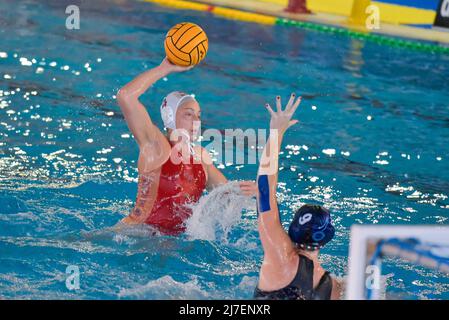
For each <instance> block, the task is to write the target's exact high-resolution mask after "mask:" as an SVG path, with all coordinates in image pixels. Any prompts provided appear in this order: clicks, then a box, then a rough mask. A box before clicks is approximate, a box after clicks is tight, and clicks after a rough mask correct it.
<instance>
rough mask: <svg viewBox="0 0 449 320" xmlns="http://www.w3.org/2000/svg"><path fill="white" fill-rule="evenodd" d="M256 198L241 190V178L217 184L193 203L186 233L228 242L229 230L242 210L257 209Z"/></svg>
mask: <svg viewBox="0 0 449 320" xmlns="http://www.w3.org/2000/svg"><path fill="white" fill-rule="evenodd" d="M255 205H256V201H255V200H254V199H253V198H251V197H248V196H244V195H242V194H240V187H239V183H238V181H232V182H228V183H227V184H224V185H222V186H220V187H217V188H215V189H214V190H212V191H211V192H210V193H209V194H207V195H205V196H203V197H201V199H200V200H199V202H198V203H196V204H193V205H192V211H193V213H192V216H191V217H190V218H189V219H188V220H187V221H186V235H187V236H188V237H189V238H190V239H192V240H196V239H200V240H209V241H214V240H218V239H219V240H221V241H224V242H227V236H228V233H229V232H230V231H231V228H232V227H233V226H234V225H236V224H237V223H238V222H239V221H240V219H241V216H242V210H255Z"/></svg>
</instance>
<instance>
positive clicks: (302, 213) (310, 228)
mask: <svg viewBox="0 0 449 320" xmlns="http://www.w3.org/2000/svg"><path fill="white" fill-rule="evenodd" d="M334 234H335V229H334V226H333V225H332V221H331V216H330V213H329V211H328V210H327V209H325V208H323V207H321V206H318V205H309V204H306V205H303V206H302V207H301V208H299V209H298V211H296V213H295V217H294V218H293V221H292V223H291V224H290V227H289V229H288V235H289V236H290V239H291V240H292V241H293V242H295V243H297V244H298V245H299V246H300V247H301V248H303V249H306V250H316V249H320V248H322V247H323V246H324V245H325V244H326V243H328V242H329V241H331V240H332V238H333V237H334Z"/></svg>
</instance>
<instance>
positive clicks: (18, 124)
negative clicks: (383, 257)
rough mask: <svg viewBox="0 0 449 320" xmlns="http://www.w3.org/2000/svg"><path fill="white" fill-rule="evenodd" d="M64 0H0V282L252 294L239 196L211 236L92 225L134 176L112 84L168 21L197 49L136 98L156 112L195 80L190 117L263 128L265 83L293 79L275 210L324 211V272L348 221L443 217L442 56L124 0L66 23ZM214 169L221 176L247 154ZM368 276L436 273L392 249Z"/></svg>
mask: <svg viewBox="0 0 449 320" xmlns="http://www.w3.org/2000/svg"><path fill="white" fill-rule="evenodd" d="M72 2H73V1H59V0H58V1H57V0H53V1H37V0H26V1H13V0H0V12H1V15H0V37H1V41H0V298H6V299H11V298H19V299H37V298H39V299H65V298H77V299H135V298H141V299H165V298H169V299H171V298H191V299H219V298H236V299H241V298H251V297H252V292H253V290H254V286H255V285H256V283H257V276H258V270H259V267H260V263H261V258H262V250H261V246H260V243H259V240H258V236H257V232H256V230H257V229H256V214H255V212H254V211H251V210H249V211H247V212H244V214H243V217H242V219H241V221H240V222H239V223H237V224H235V225H234V226H233V228H232V232H231V233H230V234H229V235H228V236H227V237H221V238H217V239H216V240H215V241H208V240H191V239H190V238H189V237H187V236H185V235H184V236H180V237H163V236H160V237H146V236H138V235H123V234H116V233H114V232H110V231H107V229H106V228H108V227H111V226H113V225H115V224H116V223H117V222H118V221H119V220H120V219H121V218H123V217H124V216H125V215H127V214H128V213H129V211H130V210H131V208H132V206H133V204H134V200H135V196H136V191H137V183H136V178H137V170H136V160H137V156H138V148H137V144H136V143H135V142H134V140H133V139H132V136H131V133H130V132H129V130H128V127H127V125H126V123H125V121H124V119H123V116H122V115H121V113H120V109H119V107H118V106H117V103H116V101H115V94H116V93H117V90H118V89H119V88H120V87H121V86H123V85H124V84H125V83H126V82H127V81H130V80H131V79H132V78H133V77H134V76H136V75H137V74H139V73H140V72H143V71H144V70H147V69H148V68H151V67H154V66H156V65H158V64H159V63H160V61H161V60H162V58H163V57H164V49H163V45H162V42H163V39H164V35H165V33H166V32H167V30H168V29H169V28H170V27H171V26H173V25H174V24H176V23H178V22H181V21H192V22H195V23H198V24H199V25H201V26H202V27H203V28H204V30H205V31H206V33H207V34H208V36H209V41H210V42H209V43H210V44H209V52H208V55H207V58H206V60H205V61H204V62H203V63H201V65H200V66H199V67H197V68H194V69H193V70H191V71H189V72H187V73H182V74H176V75H170V76H169V77H168V78H167V79H164V80H161V81H159V82H158V83H156V84H155V85H154V86H153V87H152V88H151V89H150V90H149V91H148V93H146V94H145V95H144V96H143V97H142V99H141V101H142V102H143V103H144V104H145V106H146V107H147V109H148V112H149V114H150V116H151V117H152V119H153V121H154V122H155V123H156V124H157V125H158V126H160V127H161V126H162V121H161V120H160V116H159V111H158V110H159V105H160V102H161V100H162V97H163V96H164V95H166V94H167V93H168V92H170V91H172V90H183V91H186V92H189V93H194V94H195V95H196V97H197V99H198V101H199V102H200V104H201V107H202V119H203V129H208V128H216V129H219V130H224V129H226V128H241V129H243V130H245V129H250V128H260V129H266V128H267V127H268V120H269V115H268V113H267V112H266V110H265V108H264V104H265V103H266V102H270V103H272V104H273V102H274V97H275V96H276V95H277V94H280V95H282V96H283V97H284V100H285V99H286V97H287V96H288V95H289V94H290V93H291V92H292V91H295V92H296V93H297V94H300V95H302V96H303V103H302V104H301V106H300V108H299V109H298V111H297V114H296V118H297V119H299V120H300V123H299V124H298V125H296V126H294V127H292V128H291V129H290V130H289V131H288V132H287V134H286V137H285V140H284V145H283V147H282V151H283V154H282V156H281V160H280V166H281V171H280V175H279V182H280V186H279V198H280V209H281V215H282V219H283V223H284V224H285V226H287V225H288V222H289V220H290V218H291V217H292V211H293V210H294V209H296V208H298V207H299V206H300V205H301V204H303V203H306V202H312V203H321V204H324V205H326V206H327V207H329V208H330V209H331V211H332V212H333V220H334V223H335V225H336V237H335V240H334V241H333V242H332V243H330V244H329V245H328V246H327V247H326V248H324V249H323V256H322V260H323V264H324V266H325V267H326V268H327V269H329V270H330V271H331V272H332V273H334V274H336V275H338V276H341V277H343V276H345V275H346V274H347V255H348V246H349V230H350V226H351V225H352V224H354V223H362V224H410V225H411V224H438V225H447V224H448V222H449V220H448V217H449V211H448V209H449V200H448V198H447V196H448V194H449V165H448V160H449V152H448V141H449V82H448V79H449V56H448V55H443V54H433V53H427V52H415V51H409V50H408V49H403V48H392V47H387V46H380V45H377V44H374V43H369V42H363V41H360V40H355V39H350V38H347V37H343V36H335V35H328V34H322V33H318V32H315V31H305V30H300V29H296V28H289V27H281V26H264V25H257V24H251V23H243V22H236V21H230V20H223V19H220V18H216V17H213V16H212V15H211V14H210V13H204V12H194V11H177V10H173V9H170V8H165V7H160V6H155V5H152V4H149V3H142V2H137V1H131V0H122V1H118V0H117V1H112V0H109V1H106V0H102V1H83V2H81V4H80V5H79V7H80V14H81V24H80V27H81V28H80V29H79V30H68V29H66V27H65V22H66V18H67V14H65V9H66V7H67V6H68V5H70V4H72ZM217 165H219V164H217ZM220 167H223V169H222V170H223V172H224V174H225V175H226V176H227V177H228V178H229V179H230V180H240V179H254V178H255V175H256V170H257V166H256V165H255V164H246V165H237V164H236V165H233V164H231V165H226V164H224V165H223V166H220ZM211 214H212V215H213V214H215V215H217V214H220V213H217V212H211ZM68 266H76V267H77V268H79V270H80V273H81V276H80V288H79V289H78V290H74V291H73V290H69V288H68V287H67V286H66V279H67V274H66V268H67V267H68ZM384 274H388V275H389V278H388V280H387V283H388V291H389V292H390V293H391V295H392V297H399V298H404V299H448V298H449V280H448V278H447V276H446V275H444V274H442V273H438V272H435V271H432V270H430V269H426V268H421V267H416V266H414V265H411V264H408V263H406V262H404V261H399V260H391V261H387V263H386V265H385V270H384Z"/></svg>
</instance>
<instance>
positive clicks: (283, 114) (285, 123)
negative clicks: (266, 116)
mask: <svg viewBox="0 0 449 320" xmlns="http://www.w3.org/2000/svg"><path fill="white" fill-rule="evenodd" d="M300 103H301V97H299V98H298V99H296V101H295V94H294V93H292V94H291V96H290V100H289V101H288V103H287V106H286V107H285V109H284V110H282V104H281V97H280V96H277V97H276V111H273V109H272V108H271V106H270V105H269V104H268V103H267V104H265V107H266V108H267V110H268V111H269V112H270V114H271V120H270V129H274V130H278V132H279V133H280V134H283V133H284V132H285V131H287V129H288V128H290V127H291V126H293V125H294V124H296V123H298V120H292V116H293V114H294V113H295V111H296V109H297V108H298V106H299V104H300Z"/></svg>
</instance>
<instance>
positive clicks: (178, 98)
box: [161, 91, 196, 130]
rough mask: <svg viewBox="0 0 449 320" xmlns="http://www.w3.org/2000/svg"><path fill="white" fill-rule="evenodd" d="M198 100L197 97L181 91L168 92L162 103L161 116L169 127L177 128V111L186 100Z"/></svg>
mask: <svg viewBox="0 0 449 320" xmlns="http://www.w3.org/2000/svg"><path fill="white" fill-rule="evenodd" d="M189 100H192V101H196V100H195V97H194V96H192V95H189V94H187V93H184V92H181V91H173V92H171V93H170V94H168V95H167V96H166V97H165V98H164V100H163V101H162V104H161V117H162V121H163V122H164V126H165V127H166V128H167V129H172V130H175V129H176V111H177V110H178V108H179V106H180V105H181V104H183V103H184V102H186V101H189Z"/></svg>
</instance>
